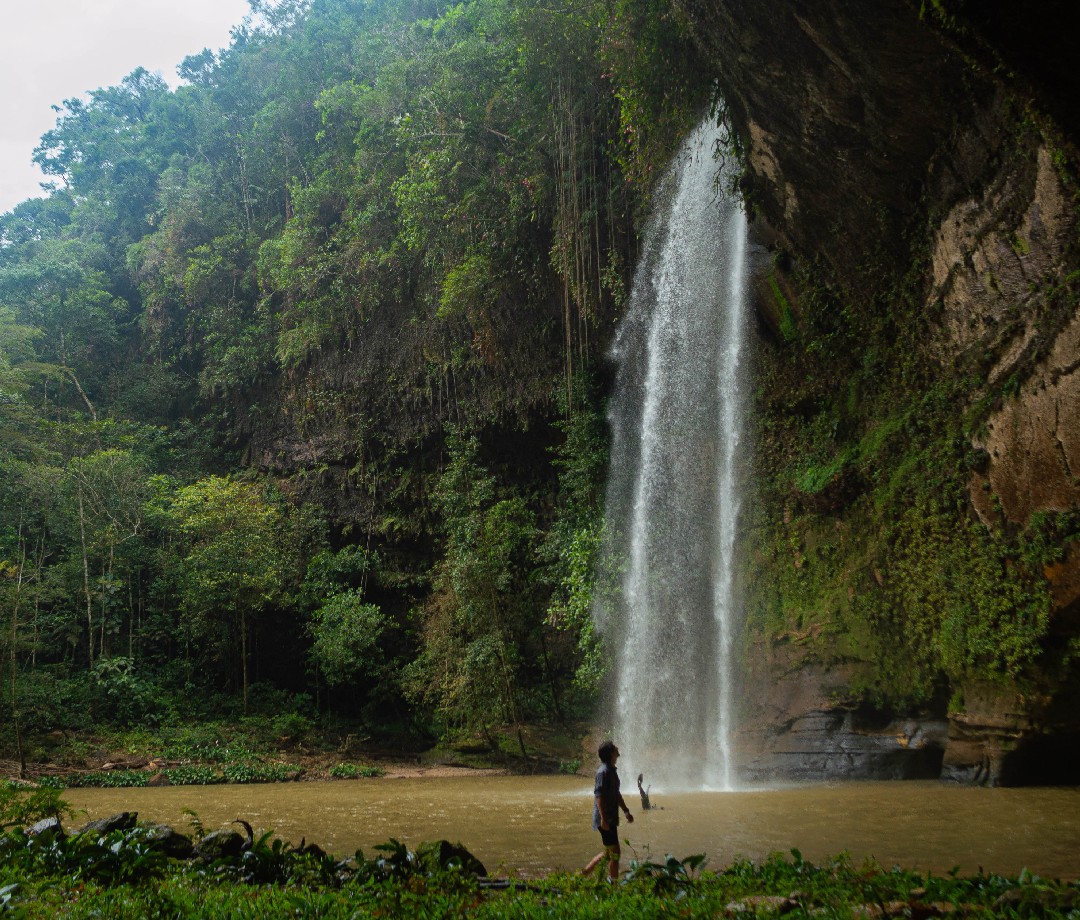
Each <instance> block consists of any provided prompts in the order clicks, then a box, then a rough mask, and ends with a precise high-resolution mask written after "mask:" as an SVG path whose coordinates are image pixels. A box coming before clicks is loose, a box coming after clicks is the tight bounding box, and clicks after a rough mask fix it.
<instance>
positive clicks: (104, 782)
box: [67, 770, 150, 789]
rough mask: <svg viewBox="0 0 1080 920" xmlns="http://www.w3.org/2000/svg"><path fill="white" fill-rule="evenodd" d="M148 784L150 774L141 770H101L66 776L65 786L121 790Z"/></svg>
mask: <svg viewBox="0 0 1080 920" xmlns="http://www.w3.org/2000/svg"><path fill="white" fill-rule="evenodd" d="M149 783H150V774H149V773H144V772H142V771H141V770H101V771H95V772H92V773H71V774H69V775H68V776H67V785H68V786H69V787H70V788H72V789H80V788H100V789H122V788H128V787H136V786H146V785H148V784H149Z"/></svg>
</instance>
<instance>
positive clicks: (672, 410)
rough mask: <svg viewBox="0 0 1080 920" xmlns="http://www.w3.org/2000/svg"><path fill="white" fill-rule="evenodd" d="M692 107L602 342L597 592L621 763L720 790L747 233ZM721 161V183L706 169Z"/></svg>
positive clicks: (659, 777)
mask: <svg viewBox="0 0 1080 920" xmlns="http://www.w3.org/2000/svg"><path fill="white" fill-rule="evenodd" d="M726 136H727V132H726V129H725V128H724V127H722V126H719V127H718V126H717V125H716V123H715V119H706V120H705V121H703V122H702V124H701V125H699V126H698V128H697V129H696V130H695V131H694V132H693V134H691V136H690V137H689V138H688V139H687V140H686V142H685V143H684V144H683V146H682V148H681V150H680V151H679V154H678V155H677V157H676V158H675V161H674V162H673V164H672V166H671V168H670V169H669V171H668V174H667V176H666V177H665V179H664V180H663V182H662V184H661V187H660V189H659V190H658V194H657V199H656V204H655V207H654V213H653V216H652V218H651V221H650V223H649V225H648V227H647V228H646V235H645V245H644V249H643V252H642V257H641V262H640V264H639V266H638V269H637V273H636V274H635V277H634V283H633V288H632V290H631V295H630V303H629V306H628V310H627V314H626V316H625V318H624V320H623V322H622V324H621V325H620V327H619V330H618V334H617V336H616V340H615V346H614V358H615V360H616V362H617V365H618V371H617V376H616V380H615V389H614V393H613V396H612V400H611V407H610V413H609V414H610V423H611V431H612V455H611V469H610V473H609V480H608V494H607V503H606V514H607V533H608V545H607V548H606V553H607V559H608V563H609V565H611V566H612V567H613V568H615V569H617V570H618V571H619V572H620V574H619V575H618V590H615V591H613V592H611V593H612V594H613V597H612V599H610V600H608V601H607V602H604V601H603V600H600V601H598V602H597V604H596V611H595V613H596V620H597V625H598V627H599V629H600V630H601V632H602V634H603V635H604V637H605V641H606V643H607V647H608V649H609V650H610V652H611V654H612V663H613V669H614V673H613V674H612V679H611V684H612V687H611V693H610V696H611V699H610V711H609V716H610V725H611V729H612V731H613V733H614V737H615V739H616V740H617V741H618V743H619V747H620V750H621V751H622V752H623V761H624V764H625V765H626V766H627V767H628V768H629V769H630V771H631V773H632V774H635V775H636V773H637V772H639V771H644V772H645V773H646V774H647V777H648V778H649V779H650V780H653V781H655V782H656V783H657V784H658V785H660V786H663V787H664V788H666V789H672V788H712V789H731V788H733V787H734V785H735V783H736V770H735V764H734V763H733V760H732V752H731V741H730V738H731V731H732V709H733V705H734V698H733V697H734V690H733V686H732V683H733V681H732V668H733V642H734V633H735V630H736V628H737V624H738V619H739V610H738V604H737V599H736V598H735V596H734V578H733V564H734V553H735V549H736V539H735V537H736V522H737V518H738V515H739V502H740V491H741V489H740V475H741V466H742V464H743V463H744V461H743V459H742V457H741V453H740V451H741V444H740V441H741V437H742V435H741V430H742V419H743V415H744V410H743V400H744V395H743V390H742V383H741V372H740V365H741V363H742V360H743V355H742V350H743V339H744V329H743V327H744V316H743V315H744V313H745V302H746V292H745V287H746V274H747V272H746V263H747V239H746V236H747V233H746V217H745V215H744V213H743V209H742V205H741V202H740V201H738V200H737V199H736V198H735V197H734V196H733V195H732V194H730V193H728V192H727V191H726V188H727V185H728V184H729V183H728V181H727V180H728V179H729V176H728V175H727V167H726V166H725V167H723V168H721V167H720V165H719V164H718V162H717V160H716V158H715V157H714V151H715V150H716V149H718V145H719V144H722V143H723V141H724V139H725V138H726ZM718 170H719V171H720V173H719V182H718V181H717V179H718Z"/></svg>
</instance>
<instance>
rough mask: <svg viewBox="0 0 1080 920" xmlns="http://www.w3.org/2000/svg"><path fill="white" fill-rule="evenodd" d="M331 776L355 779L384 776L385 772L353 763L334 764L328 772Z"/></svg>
mask: <svg viewBox="0 0 1080 920" xmlns="http://www.w3.org/2000/svg"><path fill="white" fill-rule="evenodd" d="M329 773H330V775H331V776H334V777H337V778H338V779H356V778H357V777H360V776H364V777H376V776H384V775H385V774H386V771H385V770H384V769H383V768H382V767H372V766H367V765H357V764H354V763H339V764H334V766H332V767H331V768H330V770H329Z"/></svg>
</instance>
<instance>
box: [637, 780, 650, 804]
mask: <svg viewBox="0 0 1080 920" xmlns="http://www.w3.org/2000/svg"><path fill="white" fill-rule="evenodd" d="M644 778H645V774H644V773H639V774H638V775H637V791H638V794H639V795H640V796H641V807H642V809H643V810H645V811H648V810H649V809H650V808H652V805H651V804H650V803H649V790H648V789H646V788H645V787H644V786H643V785H642V780H643V779H644ZM649 789H652V786H650V787H649Z"/></svg>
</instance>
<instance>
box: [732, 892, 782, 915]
mask: <svg viewBox="0 0 1080 920" xmlns="http://www.w3.org/2000/svg"><path fill="white" fill-rule="evenodd" d="M798 907H799V902H798V901H796V900H794V899H792V898H785V897H784V896H783V895H778V894H758V895H753V896H752V897H749V898H743V899H742V900H739V901H731V902H730V903H729V904H727V905H726V906H725V907H724V909H725V910H726V911H729V912H730V913H733V914H751V915H752V916H755V917H756V916H757V915H758V914H760V913H763V912H768V913H775V914H781V915H783V914H789V913H791V912H792V911H793V910H796V909H797V908H798Z"/></svg>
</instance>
